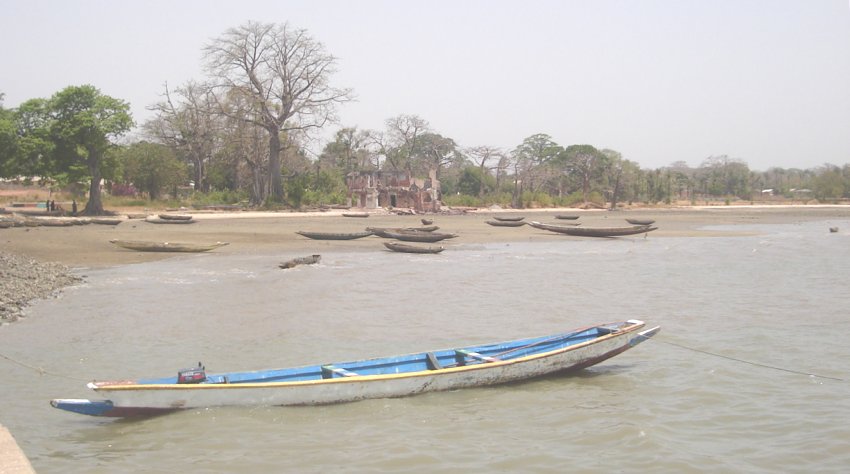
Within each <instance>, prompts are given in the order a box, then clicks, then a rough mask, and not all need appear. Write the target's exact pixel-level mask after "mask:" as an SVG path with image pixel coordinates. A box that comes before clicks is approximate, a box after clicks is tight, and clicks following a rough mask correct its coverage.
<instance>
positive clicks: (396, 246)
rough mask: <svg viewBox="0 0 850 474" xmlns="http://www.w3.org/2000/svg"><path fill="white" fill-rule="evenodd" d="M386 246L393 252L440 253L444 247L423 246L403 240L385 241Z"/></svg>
mask: <svg viewBox="0 0 850 474" xmlns="http://www.w3.org/2000/svg"><path fill="white" fill-rule="evenodd" d="M384 246H385V247H386V248H388V249H390V250H392V251H393V252H401V253H440V252H442V251H443V250H445V249H444V248H443V247H430V246H428V247H421V246H419V245H410V244H403V243H401V242H384Z"/></svg>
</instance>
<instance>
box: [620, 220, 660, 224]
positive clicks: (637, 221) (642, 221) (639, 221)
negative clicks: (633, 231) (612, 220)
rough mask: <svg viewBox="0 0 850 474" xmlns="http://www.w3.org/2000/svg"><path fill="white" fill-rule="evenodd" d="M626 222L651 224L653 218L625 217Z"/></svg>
mask: <svg viewBox="0 0 850 474" xmlns="http://www.w3.org/2000/svg"><path fill="white" fill-rule="evenodd" d="M626 222H628V223H629V224H632V225H652V224H655V219H626Z"/></svg>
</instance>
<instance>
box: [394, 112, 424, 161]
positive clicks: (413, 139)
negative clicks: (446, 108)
mask: <svg viewBox="0 0 850 474" xmlns="http://www.w3.org/2000/svg"><path fill="white" fill-rule="evenodd" d="M429 131H430V127H429V125H428V122H427V121H426V120H424V119H422V118H421V117H418V116H416V115H399V116H397V117H393V118H391V119H388V120H387V134H388V135H389V138H390V146H389V147H384V150H385V152H386V153H385V154H386V158H387V161H388V162H389V163H390V166H391V167H392V168H393V169H399V168H400V167H404V169H405V170H406V171H410V172H412V171H413V160H414V156H413V155H414V153H415V152H416V147H417V145H418V142H419V140H420V139H421V137H422V135H424V134H426V133H428V132H429Z"/></svg>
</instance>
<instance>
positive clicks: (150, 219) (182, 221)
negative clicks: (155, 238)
mask: <svg viewBox="0 0 850 474" xmlns="http://www.w3.org/2000/svg"><path fill="white" fill-rule="evenodd" d="M145 222H150V223H151V224H194V223H195V222H197V221H196V220H195V219H192V216H189V219H163V218H162V217H160V216H148V217H146V218H145Z"/></svg>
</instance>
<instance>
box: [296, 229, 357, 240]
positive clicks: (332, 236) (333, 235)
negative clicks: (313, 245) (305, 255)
mask: <svg viewBox="0 0 850 474" xmlns="http://www.w3.org/2000/svg"><path fill="white" fill-rule="evenodd" d="M295 233H296V234H298V235H303V236H304V237H307V238H308V239H313V240H354V239H362V238H363V237H369V236H370V235H372V232H370V231H368V230H367V231H363V232H347V233H346V232H310V231H306V230H299V231H297V232H295Z"/></svg>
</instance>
